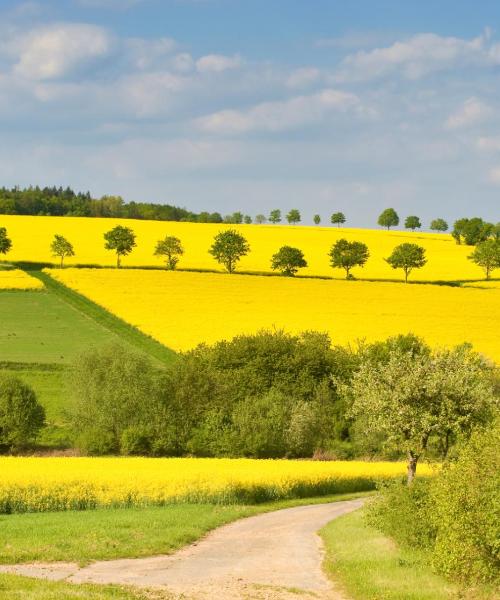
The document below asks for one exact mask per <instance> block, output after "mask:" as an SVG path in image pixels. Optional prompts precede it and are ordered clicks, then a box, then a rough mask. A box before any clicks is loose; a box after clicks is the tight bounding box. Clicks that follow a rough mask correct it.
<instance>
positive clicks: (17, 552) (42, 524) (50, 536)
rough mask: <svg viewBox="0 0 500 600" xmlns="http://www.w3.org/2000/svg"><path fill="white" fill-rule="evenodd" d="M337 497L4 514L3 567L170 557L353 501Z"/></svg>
mask: <svg viewBox="0 0 500 600" xmlns="http://www.w3.org/2000/svg"><path fill="white" fill-rule="evenodd" d="M364 495H367V494H338V495H335V496H327V497H323V498H304V499H301V500H287V501H281V502H272V503H268V504H261V505H258V506H236V505H233V506H221V505H218V506H214V505H209V504H196V505H193V504H182V505H169V506H164V507H152V508H135V509H134V508H120V509H98V510H95V511H85V512H76V511H71V512H65V513H37V514H32V513H31V514H23V515H8V516H6V515H2V516H0V530H1V531H2V536H1V541H0V563H3V564H15V563H22V562H32V561H40V560H41V561H57V560H62V561H71V562H79V563H86V562H89V561H90V560H99V559H100V560H104V559H113V558H133V557H140V556H153V555H155V554H167V553H170V552H173V551H175V550H177V549H179V548H181V547H182V546H184V545H186V544H189V543H191V542H194V541H195V540H197V539H199V538H200V537H202V536H203V535H204V534H205V533H207V532H208V531H210V530H212V529H214V528H215V527H218V526H220V525H223V524H225V523H229V522H231V521H234V520H236V519H239V518H241V517H247V516H250V515H255V514H259V513H263V512H269V511H272V510H277V509H281V508H290V507H292V506H300V505H304V504H322V503H325V502H336V501H340V500H349V499H352V498H355V497H360V496H364Z"/></svg>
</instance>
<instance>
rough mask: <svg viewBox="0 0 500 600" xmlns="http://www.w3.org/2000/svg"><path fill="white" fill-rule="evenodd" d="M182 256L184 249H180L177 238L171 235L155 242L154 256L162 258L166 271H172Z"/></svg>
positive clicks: (179, 242)
mask: <svg viewBox="0 0 500 600" xmlns="http://www.w3.org/2000/svg"><path fill="white" fill-rule="evenodd" d="M183 254H184V248H183V247H182V244H181V241H180V239H179V238H176V237H174V236H173V235H167V236H165V238H164V239H163V240H158V242H156V248H155V252H154V255H155V256H164V257H165V260H166V265H167V269H168V270H170V271H173V270H174V269H175V267H176V266H177V263H178V262H179V256H182V255H183Z"/></svg>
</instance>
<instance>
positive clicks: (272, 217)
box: [269, 208, 281, 225]
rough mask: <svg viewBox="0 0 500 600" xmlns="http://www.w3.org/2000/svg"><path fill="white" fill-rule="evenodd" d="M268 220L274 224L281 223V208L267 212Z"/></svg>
mask: <svg viewBox="0 0 500 600" xmlns="http://www.w3.org/2000/svg"><path fill="white" fill-rule="evenodd" d="M269 221H270V222H271V223H273V224H274V225H275V224H276V223H281V210H280V209H279V208H275V209H274V210H272V211H271V212H270V213H269Z"/></svg>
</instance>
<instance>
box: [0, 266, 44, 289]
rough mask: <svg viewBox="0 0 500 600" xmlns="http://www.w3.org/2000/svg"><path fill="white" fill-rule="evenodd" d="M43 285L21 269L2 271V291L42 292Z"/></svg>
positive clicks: (0, 270)
mask: <svg viewBox="0 0 500 600" xmlns="http://www.w3.org/2000/svg"><path fill="white" fill-rule="evenodd" d="M42 288H43V283H42V282H41V281H40V280H39V279H35V277H31V276H30V275H28V274H27V273H25V272H24V271H21V270H20V269H5V270H3V269H0V290H41V289H42Z"/></svg>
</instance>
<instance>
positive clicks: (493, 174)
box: [488, 166, 500, 185]
mask: <svg viewBox="0 0 500 600" xmlns="http://www.w3.org/2000/svg"><path fill="white" fill-rule="evenodd" d="M488 179H489V181H490V183H493V184H495V185H500V166H499V167H493V169H490V172H489V173H488Z"/></svg>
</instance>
